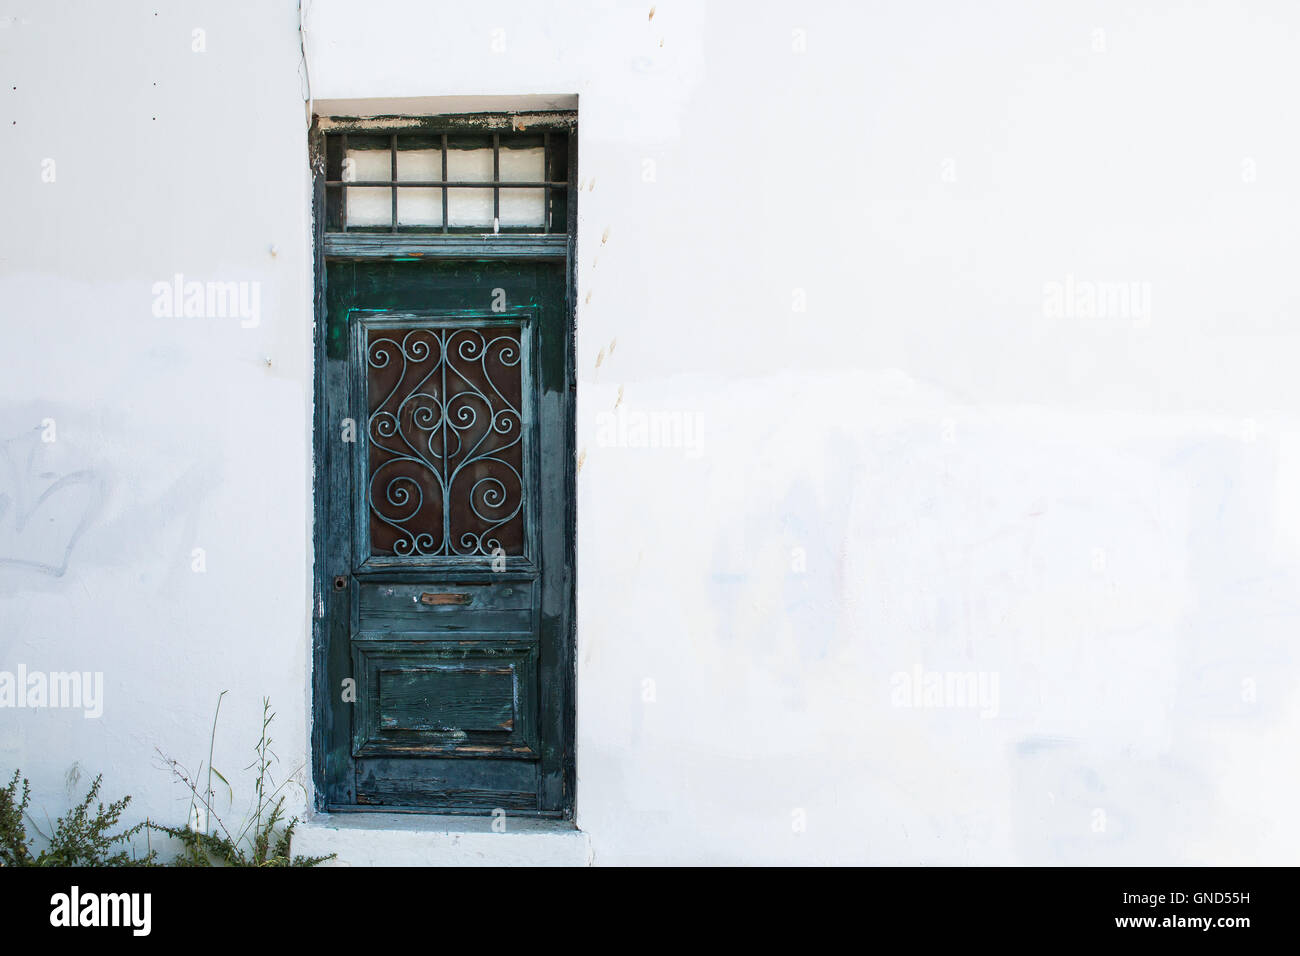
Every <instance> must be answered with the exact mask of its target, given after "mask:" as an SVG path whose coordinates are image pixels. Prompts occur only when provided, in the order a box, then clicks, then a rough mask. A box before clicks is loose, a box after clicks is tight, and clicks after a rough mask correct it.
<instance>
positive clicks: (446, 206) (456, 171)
mask: <svg viewBox="0 0 1300 956" xmlns="http://www.w3.org/2000/svg"><path fill="white" fill-rule="evenodd" d="M568 152H569V139H568V134H567V131H565V130H555V129H542V130H538V131H535V132H534V131H528V130H527V129H526V128H525V129H524V130H522V131H520V130H517V129H513V128H512V129H511V130H510V131H506V132H484V131H477V130H472V129H471V130H451V131H430V130H424V129H400V130H392V131H378V132H376V131H373V130H364V131H342V132H330V133H327V135H326V137H325V163H326V168H325V201H326V216H325V228H326V232H331V233H339V232H349V233H373V232H378V233H390V234H391V233H471V234H497V233H532V234H537V233H547V234H549V233H561V234H562V233H565V232H567V231H568V214H567V212H568V190H569V183H568V181H567V178H566V177H567V170H568V168H569V156H568Z"/></svg>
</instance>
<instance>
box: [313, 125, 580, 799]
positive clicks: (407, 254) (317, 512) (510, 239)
mask: <svg viewBox="0 0 1300 956" xmlns="http://www.w3.org/2000/svg"><path fill="white" fill-rule="evenodd" d="M524 128H527V129H528V130H563V131H565V132H566V133H567V134H568V157H567V159H568V169H567V172H566V181H567V182H568V188H567V190H566V197H567V210H566V225H567V231H566V232H565V233H564V234H538V235H519V234H512V235H464V234H461V235H444V234H412V233H400V234H392V235H387V234H376V233H369V234H366V233H361V234H346V233H345V234H339V233H327V232H326V230H325V215H326V203H325V135H326V132H327V131H338V130H357V131H359V132H371V133H373V132H382V131H389V130H393V129H402V130H412V129H422V130H430V131H435V130H436V131H440V132H441V131H447V130H458V131H466V132H469V131H475V132H483V131H505V130H520V129H524ZM308 160H309V164H310V169H311V175H312V239H313V242H312V247H313V256H312V264H313V268H314V276H313V309H312V312H313V319H314V323H313V324H314V330H313V335H312V357H313V361H312V396H313V410H312V421H313V428H312V465H313V478H312V558H313V561H312V603H311V609H310V615H311V623H312V679H311V680H312V712H311V751H312V753H311V764H312V783H313V790H314V795H313V796H314V801H313V802H314V806H315V809H316V810H317V811H318V812H320V811H325V810H326V804H327V792H328V781H327V779H326V768H325V760H326V753H327V749H328V747H329V746H330V743H331V742H330V741H329V740H328V739H327V733H328V732H329V721H328V719H327V717H328V710H327V708H328V707H329V706H330V701H331V699H332V695H333V694H334V693H336V692H337V689H336V688H331V687H329V686H328V674H327V666H326V665H327V662H326V655H327V638H328V635H327V633H326V624H327V622H326V615H325V601H326V595H327V594H328V593H329V589H330V587H331V585H332V582H333V577H332V575H333V569H332V568H331V567H330V566H329V555H328V553H327V549H326V540H327V537H328V536H329V534H337V533H344V534H350V533H351V532H350V529H332V530H330V531H329V534H327V529H328V517H327V514H326V509H325V502H324V498H323V496H322V495H321V493H320V492H321V484H322V482H323V481H324V480H325V479H326V477H327V472H326V469H325V467H324V462H325V457H324V446H325V442H326V440H327V435H328V434H329V431H330V429H331V427H332V425H331V423H330V422H327V421H325V420H324V414H323V413H324V410H325V394H324V393H325V376H324V362H325V347H326V342H325V331H326V315H325V310H326V295H325V292H326V289H325V284H326V264H327V262H330V261H336V260H354V261H383V260H395V259H412V258H419V259H430V260H434V259H442V260H449V259H450V260H457V259H458V260H475V261H486V262H500V263H508V262H510V261H519V260H529V261H552V262H563V263H564V274H565V302H564V324H565V339H566V342H565V348H564V356H565V381H566V382H567V384H568V388H569V401H568V402H567V408H566V409H565V438H566V443H567V445H568V447H567V448H566V449H565V454H564V456H563V457H564V461H565V474H564V487H565V514H564V517H563V529H564V530H563V533H564V539H565V540H564V561H565V568H564V579H565V580H566V581H567V585H568V586H567V589H566V590H567V594H566V596H565V601H564V622H563V631H564V637H565V658H566V659H565V660H563V661H561V662H560V670H561V672H562V675H563V680H562V690H563V694H564V697H565V703H564V707H563V715H564V718H563V739H562V741H561V746H562V748H563V752H564V758H563V761H562V765H563V777H564V780H563V783H564V800H563V808H562V810H561V811H560V813H559V814H558V815H559V816H561V817H562V818H564V819H568V820H572V819H573V817H574V813H575V806H576V783H577V774H576V762H575V757H574V742H575V712H576V699H577V698H576V677H577V673H576V671H577V631H576V627H577V607H576V600H577V598H576V595H577V580H576V572H577V562H576V547H577V542H576V527H577V493H576V487H577V468H576V447H575V444H576V404H577V403H576V391H577V380H576V372H575V369H576V356H575V351H576V341H575V339H576V322H575V313H576V307H577V259H576V255H575V248H576V234H577V221H578V216H577V212H578V210H577V204H578V196H577V194H578V189H577V168H578V135H577V113H576V112H573V111H545V112H519V113H458V114H450V115H441V116H421V117H409V116H403V117H394V116H380V117H320V116H316V117H313V120H312V126H311V130H310V131H309V134H308ZM332 809H335V810H337V809H340V808H339V807H333V808H332ZM356 809H357V810H368V811H370V812H374V811H376V810H379V809H382V810H384V811H385V812H392V811H398V812H425V813H438V812H445V811H439V810H433V809H429V810H424V809H421V808H409V807H383V808H378V807H373V806H371V807H366V806H358V807H356ZM536 815H542V816H548V815H549V816H554V815H556V814H554V813H549V814H548V813H540V814H536Z"/></svg>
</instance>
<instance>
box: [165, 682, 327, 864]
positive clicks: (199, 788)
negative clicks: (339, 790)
mask: <svg viewBox="0 0 1300 956" xmlns="http://www.w3.org/2000/svg"><path fill="white" fill-rule="evenodd" d="M225 695H226V691H224V690H223V691H222V692H221V693H220V694H218V695H217V710H216V713H215V714H214V715H213V717H212V735H211V737H210V738H209V740H208V763H207V776H206V780H205V781H204V783H203V784H202V785H200V783H199V780H200V778H201V777H203V776H204V771H203V765H202V764H200V765H199V770H198V773H195V774H191V773H190V772H189V771H187V770H186V769H185V768H184V767H182V766H181V765H180V764H179V763H178V762H177V761H176V760H174V759H172V758H170V757H168V756H166V755H165V754H163V753H162V751H159V756H160V757H161V758H162V759H163V762H164V764H165V765H166V767H167V769H168V770H169V771H170V772H171V774H172V776H173V777H175V778H176V779H177V780H179V781H180V782H181V784H183V785H184V786H185V788H186V789H188V790H189V791H190V823H189V826H185V827H170V826H163V825H161V824H157V823H148V822H147V823H146V825H147V826H148V827H149V829H151V830H155V831H157V832H159V833H165V834H166V835H167V836H170V837H172V838H173V839H175V840H178V841H180V843H181V851H180V854H179V855H178V856H177V857H176V859H175V861H174V862H173V865H174V866H319V865H320V864H321V863H324V862H326V861H327V860H332V859H333V858H334V856H335V854H333V853H331V854H329V855H328V856H294V855H293V851H292V847H291V844H292V842H293V832H294V829H295V828H296V827H297V826H298V818H297V817H293V818H291V819H289V820H287V821H286V820H285V812H284V803H285V798H286V795H285V793H284V792H283V791H284V788H285V787H286V786H287V785H288V784H289V783H290V782H291V781H292V780H293V775H292V774H290V775H289V777H288V778H286V779H285V780H284V781H283V782H281V783H279V784H276V783H275V780H274V779H273V777H272V775H271V767H272V765H273V764H274V763H276V762H277V759H278V758H277V757H276V755H275V752H274V751H273V750H272V749H271V736H270V729H271V722H272V721H274V720H275V712H274V711H272V710H271V702H270V700H269V699H266V698H263V700H262V733H261V736H260V737H259V739H258V742H257V745H256V747H254V750H255V752H256V754H257V757H256V759H255V760H254V761H253V762H252V763H251V764H249V765H248V767H246V768H245V769H246V770H251V769H253V768H256V776H255V778H254V781H253V806H252V807H251V808H250V810H249V812H248V814H247V815H246V817H245V819H244V822H243V823H242V824H239V825H237V826H235V827H234V828H232V827H231V826H227V824H226V822H225V821H224V820H223V819H222V817H221V815H220V814H219V813H217V811H216V808H215V807H214V806H213V803H214V802H215V799H216V792H215V791H214V790H213V785H212V778H213V777H214V776H215V777H216V778H217V779H218V780H219V781H220V782H221V783H222V784H223V785H224V786H225V788H226V791H227V794H228V796H229V797H230V798H231V799H232V800H233V791H232V790H231V787H230V783H229V782H228V781H227V780H226V778H225V777H224V776H223V775H222V774H221V772H220V771H218V770H217V769H216V768H215V767H213V766H212V750H213V745H214V743H215V741H216V735H217V717H218V716H219V715H220V713H221V698H222V697H224V696H225Z"/></svg>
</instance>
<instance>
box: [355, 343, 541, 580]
mask: <svg viewBox="0 0 1300 956" xmlns="http://www.w3.org/2000/svg"><path fill="white" fill-rule="evenodd" d="M395 335H396V334H394V337H389V336H387V335H385V336H380V337H376V338H372V339H371V340H370V341H369V342H368V343H367V349H366V361H367V364H368V365H369V367H370V368H371V369H376V370H382V369H387V368H388V367H389V365H390V363H393V362H400V363H401V369H400V372H398V373H397V375H396V379H395V384H394V385H393V387H392V389H391V391H389V393H388V394H387V395H386V396H384V398H383V400H382V401H381V402H380V403H379V404H378V405H377V406H372V407H373V408H374V410H373V411H372V412H371V414H370V418H369V419H368V422H367V430H368V437H369V441H370V479H369V487H368V489H367V493H368V498H369V508H370V514H371V518H372V522H371V523H372V528H373V526H374V522H375V521H378V522H381V523H382V524H384V525H387V526H388V527H389V528H391V529H393V531H394V533H395V535H396V538H395V541H394V543H393V545H392V553H394V554H396V555H399V556H404V557H414V556H448V557H455V556H464V555H486V556H491V555H495V554H499V553H503V551H502V546H501V538H500V535H499V532H500V531H502V530H503V529H505V528H506V527H507V526H508V525H510V524H511V522H514V521H516V520H522V513H523V507H524V481H523V476H522V475H521V473H520V468H521V467H522V455H521V454H520V452H519V451H518V450H515V451H512V449H515V448H516V446H519V445H520V442H521V441H522V438H523V429H522V419H521V417H520V411H519V409H518V408H517V407H515V405H514V404H513V403H512V402H511V401H510V400H509V399H507V397H506V395H505V392H504V391H503V386H504V384H505V383H498V382H496V381H494V380H493V377H492V373H491V371H490V369H491V368H493V367H497V366H499V367H500V369H503V370H508V369H511V368H517V367H518V366H519V362H520V358H521V348H520V343H519V339H518V338H517V337H516V336H515V335H511V334H492V335H491V337H489V334H485V333H484V332H481V331H478V330H476V329H446V330H435V329H412V330H410V331H407V332H406V333H405V334H404V335H402V336H401V339H400V341H399V340H398V338H396V337H395ZM490 360H491V361H490ZM498 374H499V373H498ZM390 377H391V375H390ZM412 379H414V381H415V384H413V385H411V386H410V387H409V388H408V387H407V382H408V381H409V380H412ZM372 381H373V377H372ZM516 382H517V380H516ZM426 489H436V494H437V495H438V496H439V497H440V498H441V500H440V501H432V502H429V501H426V493H427V492H426ZM461 505H464V506H467V508H468V511H467V512H466V510H465V508H464V507H461ZM467 515H469V516H472V517H473V522H472V526H471V522H470V520H469V518H468V517H467ZM458 516H460V518H461V519H462V520H461V521H460V522H457V517H458ZM439 521H440V524H439ZM457 523H459V524H460V525H461V526H460V527H455V526H454V525H455V524H457Z"/></svg>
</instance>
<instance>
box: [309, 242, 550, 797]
mask: <svg viewBox="0 0 1300 956" xmlns="http://www.w3.org/2000/svg"><path fill="white" fill-rule="evenodd" d="M565 288H566V286H565V276H564V265H563V263H562V262H549V261H521V262H480V261H464V260H461V261H418V260H415V261H411V260H407V261H400V260H399V261H378V262H376V261H365V260H353V261H331V262H330V263H329V264H328V268H327V274H326V293H325V327H324V330H323V331H324V343H323V345H324V348H323V350H322V351H323V368H322V382H321V392H320V394H321V409H320V413H321V415H320V439H319V442H320V447H319V448H318V451H319V459H318V461H319V463H320V464H321V465H322V466H323V467H320V468H319V470H318V473H317V493H318V494H319V495H321V496H322V500H321V502H320V505H321V507H320V508H319V509H318V520H319V521H320V523H321V525H322V526H323V527H320V528H319V529H318V533H322V532H323V534H324V548H323V563H324V565H325V566H324V567H323V568H321V569H320V574H319V575H318V580H319V582H320V587H321V589H322V592H323V593H322V598H323V600H322V602H321V606H320V607H319V608H318V611H319V612H320V615H321V617H322V628H321V634H322V640H321V642H320V648H319V654H320V659H318V661H317V671H318V681H317V694H318V697H319V698H322V699H321V701H320V703H322V704H323V707H320V708H318V721H319V726H318V728H317V743H318V747H319V752H320V753H321V755H322V761H321V767H320V771H321V772H320V774H319V777H318V779H319V781H320V784H321V786H322V788H323V791H324V794H323V796H324V800H323V803H324V804H325V805H326V806H327V807H328V808H330V809H349V808H355V809H380V808H400V809H427V810H434V811H439V812H475V813H490V812H491V811H492V810H494V809H497V808H501V809H504V810H506V811H507V812H510V813H532V814H544V815H565V814H567V813H569V812H570V811H571V808H572V799H573V755H572V733H573V719H572V683H573V682H572V673H573V659H572V648H571V620H572V600H573V595H572V573H571V568H572V544H573V543H572V528H573V496H572V482H573V466H572V462H573V444H572V432H573V424H572V388H571V380H572V375H571V369H570V367H569V361H568V356H569V328H568V322H567V319H566V316H567V314H568V312H567V309H566V302H565Z"/></svg>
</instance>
